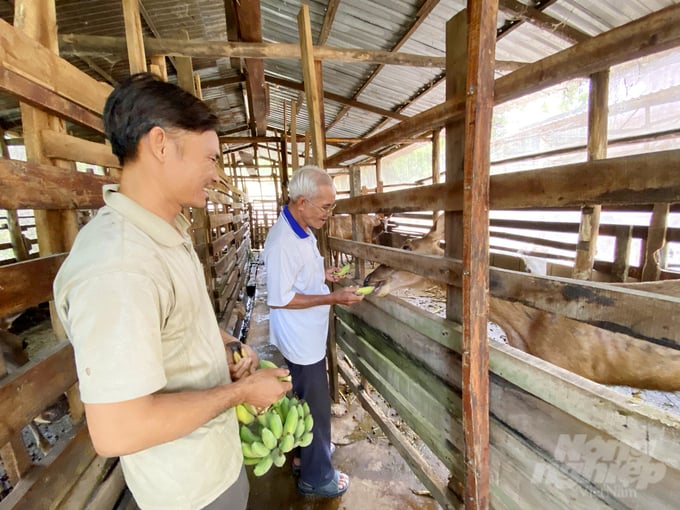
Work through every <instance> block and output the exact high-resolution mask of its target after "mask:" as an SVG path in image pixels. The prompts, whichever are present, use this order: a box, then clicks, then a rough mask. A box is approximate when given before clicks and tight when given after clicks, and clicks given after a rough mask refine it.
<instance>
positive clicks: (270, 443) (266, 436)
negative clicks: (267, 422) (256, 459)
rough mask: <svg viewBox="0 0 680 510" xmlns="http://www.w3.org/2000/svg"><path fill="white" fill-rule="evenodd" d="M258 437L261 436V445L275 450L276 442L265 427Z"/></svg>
mask: <svg viewBox="0 0 680 510" xmlns="http://www.w3.org/2000/svg"><path fill="white" fill-rule="evenodd" d="M260 435H261V436H262V444H264V445H265V446H266V447H267V448H269V449H270V450H273V449H274V448H276V444H277V443H278V441H277V440H276V436H274V433H273V432H272V431H271V430H269V429H268V428H267V427H264V428H263V429H262V432H261V434H260Z"/></svg>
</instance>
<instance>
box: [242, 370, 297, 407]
mask: <svg viewBox="0 0 680 510" xmlns="http://www.w3.org/2000/svg"><path fill="white" fill-rule="evenodd" d="M288 374H289V372H288V369H286V368H262V369H260V370H258V371H256V372H255V373H254V374H253V375H251V376H249V377H245V378H243V379H241V380H240V381H239V382H238V384H239V385H243V386H244V390H245V393H246V394H245V398H244V402H248V403H249V404H252V405H254V406H255V407H267V406H270V405H271V404H273V403H274V402H277V401H278V400H280V399H281V397H283V396H284V395H285V394H286V392H287V391H289V390H290V389H292V388H293V385H292V384H291V383H290V382H287V381H281V380H280V378H281V377H286V376H287V375H288Z"/></svg>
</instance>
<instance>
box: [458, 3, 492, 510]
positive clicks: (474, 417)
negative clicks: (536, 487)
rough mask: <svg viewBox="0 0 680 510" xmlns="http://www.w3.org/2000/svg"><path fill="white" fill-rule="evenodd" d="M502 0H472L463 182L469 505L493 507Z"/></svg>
mask: <svg viewBox="0 0 680 510" xmlns="http://www.w3.org/2000/svg"><path fill="white" fill-rule="evenodd" d="M497 12H498V1H497V0H469V1H468V43H467V54H468V58H467V85H466V90H467V98H466V101H465V156H464V175H465V177H464V185H463V275H462V276H463V352H462V360H463V429H464V434H465V466H466V477H465V499H464V503H465V508H467V509H469V510H486V509H487V508H488V507H489V344H488V339H487V322H488V311H489V303H488V297H489V294H488V290H489V165H490V140H491V118H492V115H493V103H494V62H495V48H496V16H497Z"/></svg>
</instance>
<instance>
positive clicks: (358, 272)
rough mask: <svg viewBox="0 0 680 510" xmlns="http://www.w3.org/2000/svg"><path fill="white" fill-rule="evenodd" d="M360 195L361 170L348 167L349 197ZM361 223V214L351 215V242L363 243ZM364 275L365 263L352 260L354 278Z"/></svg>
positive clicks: (357, 259)
mask: <svg viewBox="0 0 680 510" xmlns="http://www.w3.org/2000/svg"><path fill="white" fill-rule="evenodd" d="M359 195H361V168H360V167H358V166H351V167H349V196H350V197H358V196H359ZM362 234H363V222H362V215H361V214H354V213H353V214H352V241H363V235H362ZM365 275H366V262H365V261H364V260H363V259H359V258H355V259H354V278H357V279H359V278H360V279H363V278H364V276H365Z"/></svg>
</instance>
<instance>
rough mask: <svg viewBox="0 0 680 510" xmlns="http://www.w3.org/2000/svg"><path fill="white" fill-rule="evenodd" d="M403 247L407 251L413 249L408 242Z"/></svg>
mask: <svg viewBox="0 0 680 510" xmlns="http://www.w3.org/2000/svg"><path fill="white" fill-rule="evenodd" d="M401 249H402V250H406V251H411V247H410V246H409V245H408V244H405V245H404V246H402V247H401Z"/></svg>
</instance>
